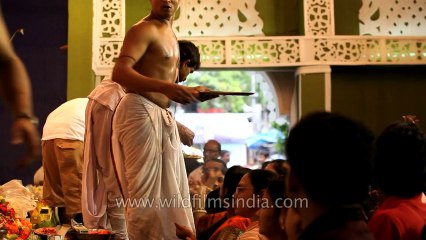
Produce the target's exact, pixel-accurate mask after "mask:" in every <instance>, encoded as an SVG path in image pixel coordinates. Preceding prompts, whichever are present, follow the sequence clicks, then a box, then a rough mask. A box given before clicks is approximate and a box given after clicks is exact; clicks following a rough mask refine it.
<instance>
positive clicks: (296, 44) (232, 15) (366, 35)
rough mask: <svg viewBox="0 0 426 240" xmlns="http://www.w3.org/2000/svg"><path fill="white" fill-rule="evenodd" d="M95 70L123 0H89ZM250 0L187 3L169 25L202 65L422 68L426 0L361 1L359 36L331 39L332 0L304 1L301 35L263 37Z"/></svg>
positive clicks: (121, 15) (116, 34) (110, 43)
mask: <svg viewBox="0 0 426 240" xmlns="http://www.w3.org/2000/svg"><path fill="white" fill-rule="evenodd" d="M93 2H94V21H93V23H94V26H93V70H94V71H95V73H96V75H98V76H102V75H107V74H109V72H110V71H111V68H112V66H113V59H114V58H115V57H116V56H117V55H118V52H119V49H120V46H121V42H122V40H123V38H124V33H125V29H124V25H125V24H124V19H125V0H103V1H98V0H94V1H93ZM255 4H256V0H239V1H235V0H215V1H212V0H186V1H182V2H181V8H180V9H179V11H178V13H177V19H176V20H175V22H174V28H175V32H176V34H177V36H178V37H179V38H185V39H189V40H191V41H193V42H195V43H196V44H197V45H198V47H199V48H200V51H201V54H202V65H203V67H204V68H241V67H249V68H257V67H262V68H265V67H286V66H315V65H385V64H425V63H426V0H406V1H395V0H363V4H362V7H361V9H360V11H359V22H360V25H359V27H360V33H361V34H360V35H359V36H352V35H351V36H336V35H335V34H334V17H333V16H334V9H333V5H334V4H333V0H304V24H305V35H304V36H294V37H291V36H286V37H281V36H264V34H263V32H262V28H263V21H262V19H261V18H260V17H259V13H258V12H257V11H256V9H255Z"/></svg>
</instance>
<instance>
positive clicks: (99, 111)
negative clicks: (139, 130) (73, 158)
mask: <svg viewBox="0 0 426 240" xmlns="http://www.w3.org/2000/svg"><path fill="white" fill-rule="evenodd" d="M124 94H125V93H124V91H123V90H122V88H121V86H120V85H118V84H116V83H114V82H112V81H111V80H104V81H102V83H101V84H100V85H99V86H98V87H96V88H95V89H94V90H93V91H92V93H91V94H90V95H89V102H88V104H87V107H86V132H85V141H84V165H83V179H82V196H81V199H82V213H83V221H84V224H85V226H86V227H89V228H105V229H112V230H113V231H114V232H115V233H116V239H127V231H126V222H125V219H124V210H125V209H124V207H122V206H119V205H118V204H117V201H119V200H120V199H122V195H121V192H120V188H119V185H118V181H117V178H116V176H115V175H116V174H115V173H114V166H113V160H112V152H111V130H112V117H113V114H114V111H115V108H116V107H117V105H118V103H119V102H120V99H121V98H122V97H123V96H124ZM110 227H111V228H110Z"/></svg>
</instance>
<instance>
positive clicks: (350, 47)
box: [314, 38, 426, 65]
mask: <svg viewBox="0 0 426 240" xmlns="http://www.w3.org/2000/svg"><path fill="white" fill-rule="evenodd" d="M314 48H315V50H314V52H315V58H314V59H315V62H317V63H321V62H323V63H328V64H339V65H342V64H375V63H376V64H386V63H389V64H403V63H404V64H411V63H418V64H420V63H422V62H425V60H426V42H425V41H424V40H420V39H419V40H416V39H393V40H391V39H386V38H371V39H368V38H358V39H317V40H315V46H314Z"/></svg>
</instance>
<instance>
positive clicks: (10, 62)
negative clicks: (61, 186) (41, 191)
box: [0, 13, 40, 164]
mask: <svg viewBox="0 0 426 240" xmlns="http://www.w3.org/2000/svg"><path fill="white" fill-rule="evenodd" d="M0 91H1V94H2V96H3V98H4V100H5V101H6V103H7V104H8V105H9V106H10V107H11V110H12V113H13V116H14V123H13V125H12V143H14V144H20V143H22V142H23V141H25V142H26V143H27V145H28V150H27V153H26V155H25V157H24V159H23V160H22V161H21V164H27V163H28V162H29V161H30V160H32V159H33V158H34V157H36V156H37V155H38V154H39V152H40V137H39V134H38V131H37V128H36V126H35V125H34V121H33V120H35V118H34V113H33V105H32V94H31V82H30V79H29V77H28V74H27V71H26V69H25V66H24V64H23V63H22V61H21V59H20V58H19V57H18V56H17V55H16V53H15V51H14V49H13V47H12V45H11V43H10V41H9V33H8V31H7V29H6V26H5V23H4V20H3V15H2V14H1V13H0Z"/></svg>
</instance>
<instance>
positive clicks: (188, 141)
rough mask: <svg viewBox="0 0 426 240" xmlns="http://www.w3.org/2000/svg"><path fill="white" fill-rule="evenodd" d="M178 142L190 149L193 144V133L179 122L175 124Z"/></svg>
mask: <svg viewBox="0 0 426 240" xmlns="http://www.w3.org/2000/svg"><path fill="white" fill-rule="evenodd" d="M176 124H177V128H178V132H179V137H180V141H181V142H182V143H183V144H185V145H186V146H188V147H190V146H192V144H193V143H194V136H195V134H194V132H193V131H191V129H189V128H187V127H185V125H183V124H181V123H180V122H176Z"/></svg>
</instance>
